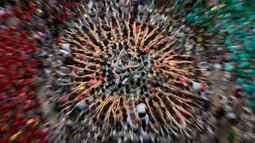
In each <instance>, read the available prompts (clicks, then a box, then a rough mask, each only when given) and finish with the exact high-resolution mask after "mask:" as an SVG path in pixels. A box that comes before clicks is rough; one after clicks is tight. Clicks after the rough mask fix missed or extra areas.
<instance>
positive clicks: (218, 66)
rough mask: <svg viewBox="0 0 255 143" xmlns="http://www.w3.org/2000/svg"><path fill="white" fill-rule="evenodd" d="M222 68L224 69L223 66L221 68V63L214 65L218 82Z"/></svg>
mask: <svg viewBox="0 0 255 143" xmlns="http://www.w3.org/2000/svg"><path fill="white" fill-rule="evenodd" d="M221 68H222V66H221V64H220V63H219V62H217V63H215V64H214V69H215V73H214V75H215V76H214V80H217V78H218V77H219V75H220V71H221Z"/></svg>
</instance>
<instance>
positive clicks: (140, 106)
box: [136, 103, 147, 113]
mask: <svg viewBox="0 0 255 143" xmlns="http://www.w3.org/2000/svg"><path fill="white" fill-rule="evenodd" d="M146 108H147V106H146V105H145V104H144V103H140V104H138V105H137V106H136V110H137V112H138V113H145V112H146Z"/></svg>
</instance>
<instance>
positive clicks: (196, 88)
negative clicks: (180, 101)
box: [193, 82, 200, 91]
mask: <svg viewBox="0 0 255 143" xmlns="http://www.w3.org/2000/svg"><path fill="white" fill-rule="evenodd" d="M193 89H194V91H199V90H200V83H198V82H193Z"/></svg>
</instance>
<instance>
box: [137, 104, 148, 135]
mask: <svg viewBox="0 0 255 143" xmlns="http://www.w3.org/2000/svg"><path fill="white" fill-rule="evenodd" d="M146 108H147V107H146V105H145V104H144V103H139V104H138V105H136V111H137V114H138V117H139V118H140V120H141V122H142V123H141V124H142V128H143V130H144V131H147V130H148V124H149V116H148V114H147V113H146Z"/></svg>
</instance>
